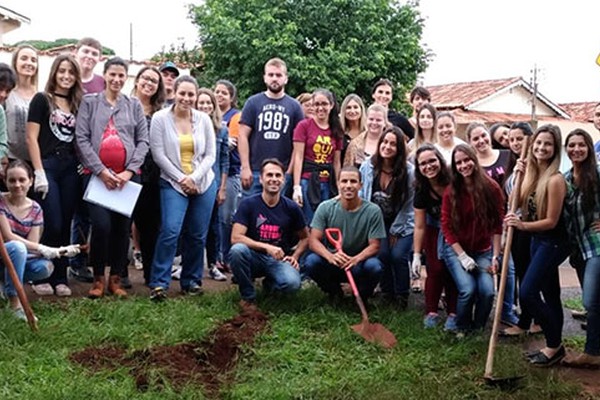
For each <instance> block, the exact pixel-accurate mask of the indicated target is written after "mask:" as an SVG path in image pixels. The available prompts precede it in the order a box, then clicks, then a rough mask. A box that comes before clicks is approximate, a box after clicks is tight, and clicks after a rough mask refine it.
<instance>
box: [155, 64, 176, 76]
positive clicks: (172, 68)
mask: <svg viewBox="0 0 600 400" xmlns="http://www.w3.org/2000/svg"><path fill="white" fill-rule="evenodd" d="M166 69H167V70H170V71H173V72H175V75H176V76H179V70H178V69H177V66H176V65H175V63H174V62H173V61H167V62H166V63H164V64H163V65H161V66H160V68H159V71H160V72H163V71H164V70H166Z"/></svg>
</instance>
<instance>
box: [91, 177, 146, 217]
mask: <svg viewBox="0 0 600 400" xmlns="http://www.w3.org/2000/svg"><path fill="white" fill-rule="evenodd" d="M141 191H142V185H140V184H139V183H135V182H131V181H128V182H127V183H126V184H125V185H124V186H123V187H122V188H121V189H114V190H108V189H107V188H106V186H104V182H102V180H101V179H100V178H98V177H97V176H96V175H92V177H91V179H90V182H89V184H88V186H87V189H86V190H85V194H84V195H83V199H84V200H85V201H87V202H90V203H93V204H96V205H99V206H101V207H104V208H107V209H109V210H112V211H114V212H117V213H119V214H123V215H125V216H126V217H128V218H131V214H132V213H133V208H134V207H135V203H136V202H137V199H138V197H139V196H140V192H141Z"/></svg>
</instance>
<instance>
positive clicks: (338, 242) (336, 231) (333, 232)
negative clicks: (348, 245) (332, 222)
mask: <svg viewBox="0 0 600 400" xmlns="http://www.w3.org/2000/svg"><path fill="white" fill-rule="evenodd" d="M325 236H327V240H328V241H329V243H331V245H332V246H333V247H334V248H335V249H336V250H337V251H340V250H342V231H341V229H340V228H325Z"/></svg>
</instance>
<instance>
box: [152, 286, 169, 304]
mask: <svg viewBox="0 0 600 400" xmlns="http://www.w3.org/2000/svg"><path fill="white" fill-rule="evenodd" d="M166 299H167V291H166V290H165V289H163V288H161V287H160V286H159V287H155V288H154V289H152V291H151V292H150V300H152V301H155V302H157V303H158V302H160V301H163V300H166Z"/></svg>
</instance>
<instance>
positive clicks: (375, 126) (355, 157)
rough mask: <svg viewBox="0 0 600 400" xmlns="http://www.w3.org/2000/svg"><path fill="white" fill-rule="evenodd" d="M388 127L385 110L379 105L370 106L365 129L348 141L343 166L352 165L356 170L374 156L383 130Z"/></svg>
mask: <svg viewBox="0 0 600 400" xmlns="http://www.w3.org/2000/svg"><path fill="white" fill-rule="evenodd" d="M388 125H389V122H388V119H387V109H386V108H385V107H384V106H382V105H380V104H377V103H375V104H372V105H371V106H370V107H369V109H368V110H367V122H366V127H367V128H366V130H365V131H364V132H362V133H361V134H360V135H358V136H357V137H355V138H354V139H352V140H351V141H350V144H349V145H348V148H347V149H346V155H345V156H344V163H343V165H344V166H346V165H354V166H356V167H357V168H358V167H360V165H361V164H362V163H363V161H365V159H367V158H369V157H370V156H371V155H372V154H375V153H376V151H377V143H378V142H379V138H380V137H381V134H382V133H383V129H384V128H385V127H386V126H388Z"/></svg>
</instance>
